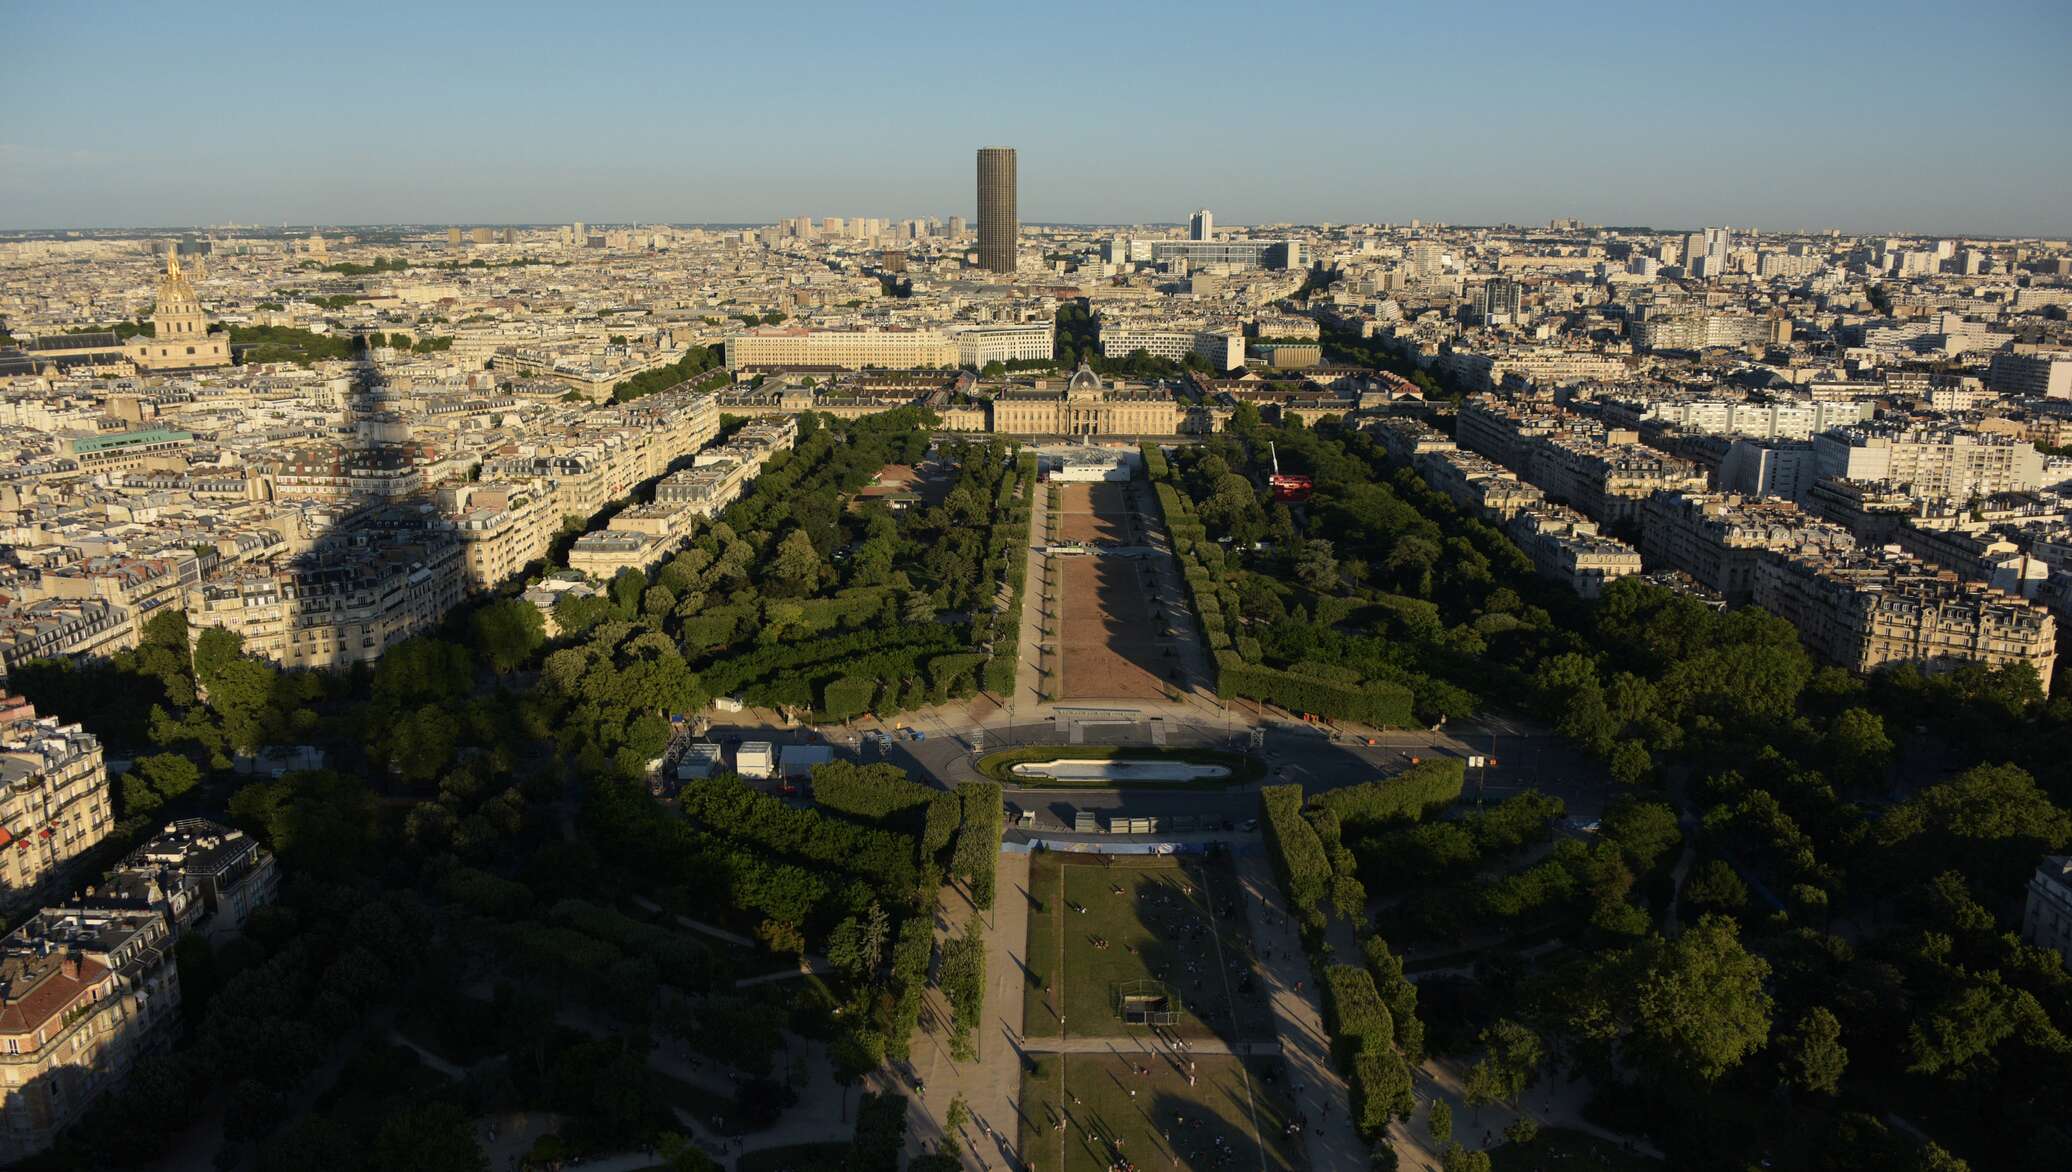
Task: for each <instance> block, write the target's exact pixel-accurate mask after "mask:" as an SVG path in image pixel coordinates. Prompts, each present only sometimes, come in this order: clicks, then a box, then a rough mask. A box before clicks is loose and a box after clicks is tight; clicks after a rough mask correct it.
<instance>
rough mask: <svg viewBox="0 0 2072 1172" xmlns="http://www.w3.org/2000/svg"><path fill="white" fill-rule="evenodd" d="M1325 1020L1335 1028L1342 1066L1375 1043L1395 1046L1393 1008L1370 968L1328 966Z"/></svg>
mask: <svg viewBox="0 0 2072 1172" xmlns="http://www.w3.org/2000/svg"><path fill="white" fill-rule="evenodd" d="M1324 1024H1325V1027H1326V1028H1327V1029H1329V1030H1330V1031H1331V1052H1332V1054H1333V1055H1334V1056H1336V1057H1337V1059H1338V1064H1339V1066H1341V1067H1346V1066H1350V1065H1351V1063H1352V1060H1353V1058H1354V1056H1356V1055H1357V1054H1359V1052H1360V1051H1361V1050H1363V1049H1366V1048H1367V1047H1369V1046H1370V1045H1372V1044H1374V1043H1379V1044H1380V1045H1381V1046H1383V1047H1388V1046H1393V1045H1395V1041H1396V1027H1395V1023H1394V1021H1393V1020H1392V1019H1391V1017H1390V1014H1389V1008H1388V1005H1387V1004H1386V1003H1384V1002H1383V1001H1382V999H1381V993H1380V991H1379V990H1377V989H1375V987H1374V978H1373V977H1372V976H1370V975H1369V974H1368V972H1367V970H1366V969H1363V968H1358V967H1356V966H1354V965H1349V964H1334V965H1332V966H1331V967H1330V968H1327V969H1325V970H1324Z"/></svg>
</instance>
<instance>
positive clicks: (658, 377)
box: [612, 346, 726, 403]
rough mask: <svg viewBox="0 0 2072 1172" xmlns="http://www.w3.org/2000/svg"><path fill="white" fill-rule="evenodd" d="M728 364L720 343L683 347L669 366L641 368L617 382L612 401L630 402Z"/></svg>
mask: <svg viewBox="0 0 2072 1172" xmlns="http://www.w3.org/2000/svg"><path fill="white" fill-rule="evenodd" d="M725 365H726V355H725V353H724V352H723V350H722V348H721V347H718V346H693V347H691V348H690V349H689V350H686V351H684V356H683V357H682V358H679V359H677V360H676V361H675V362H672V363H670V364H669V365H667V366H658V367H656V368H655V369H653V370H647V371H642V372H641V373H639V374H636V375H634V376H633V377H632V378H629V379H625V380H623V381H621V382H619V383H617V384H616V385H614V386H613V387H612V402H614V403H630V402H632V401H633V400H635V399H640V398H645V397H646V396H648V395H652V394H654V393H655V392H657V391H666V390H668V389H669V388H671V387H673V386H676V385H678V384H679V383H687V382H690V381H692V380H693V379H696V378H697V377H698V376H699V375H701V374H704V373H706V372H707V371H713V370H718V369H719V368H721V367H723V366H725ZM715 377H717V376H715Z"/></svg>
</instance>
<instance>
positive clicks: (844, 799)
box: [813, 761, 945, 822]
mask: <svg viewBox="0 0 2072 1172" xmlns="http://www.w3.org/2000/svg"><path fill="white" fill-rule="evenodd" d="M943 796H945V794H944V792H943V791H942V790H939V789H936V788H935V787H933V786H927V785H922V784H921V783H920V782H918V781H915V780H913V779H912V778H910V777H908V776H907V775H906V771H905V770H903V769H901V768H900V767H899V766H897V765H884V764H878V765H858V764H856V763H854V762H851V761H830V762H828V763H827V764H825V765H816V766H814V767H813V800H814V802H815V803H817V804H819V805H822V806H825V807H827V808H828V809H830V810H835V811H839V812H840V813H843V814H847V815H849V816H851V817H853V818H861V819H863V820H865V821H867V822H896V821H900V820H901V816H902V815H912V814H918V813H919V812H920V809H921V807H923V806H926V805H927V804H928V803H930V802H932V801H934V800H935V799H936V798H938V797H943Z"/></svg>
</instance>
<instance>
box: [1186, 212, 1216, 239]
mask: <svg viewBox="0 0 2072 1172" xmlns="http://www.w3.org/2000/svg"><path fill="white" fill-rule="evenodd" d="M1215 235H1216V217H1215V216H1214V215H1212V214H1210V212H1209V209H1207V208H1203V209H1202V210H1200V211H1198V212H1196V213H1194V215H1193V216H1192V217H1190V218H1189V219H1188V221H1187V238H1188V239H1189V240H1208V239H1210V238H1212V237H1214V236H1215Z"/></svg>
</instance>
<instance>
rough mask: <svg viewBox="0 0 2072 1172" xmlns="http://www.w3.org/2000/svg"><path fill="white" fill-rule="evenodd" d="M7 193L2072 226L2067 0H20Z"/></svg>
mask: <svg viewBox="0 0 2072 1172" xmlns="http://www.w3.org/2000/svg"><path fill="white" fill-rule="evenodd" d="M0 28H4V29H5V30H6V40H7V42H8V44H9V49H8V52H7V60H6V65H5V67H4V69H0V227H15V228H20V227H57V226H66V227H84V226H108V225H122V226H129V225H138V226H145V225H191V224H200V223H220V222H224V221H239V222H246V223H250V222H254V221H258V222H266V223H279V222H282V221H288V222H291V223H295V224H307V223H319V224H337V223H385V222H398V221H408V222H440V223H444V222H480V223H509V222H534V221H566V220H575V219H581V220H586V221H589V222H592V223H612V222H623V221H676V222H687V221H767V220H771V219H775V218H776V217H778V216H785V215H814V216H820V215H830V214H832V215H883V216H898V215H914V214H924V213H925V214H936V215H952V214H962V215H967V216H969V215H971V214H972V213H973V210H974V209H973V194H972V175H973V162H972V152H973V150H974V148H976V147H979V146H981V145H987V144H995V143H998V144H1003V145H1009V146H1015V147H1018V148H1020V151H1021V206H1022V218H1023V219H1024V220H1025V221H1099V222H1142V221H1174V220H1181V219H1184V218H1185V216H1186V215H1187V213H1188V212H1189V211H1190V210H1192V209H1193V208H1195V207H1198V206H1207V207H1210V208H1213V209H1214V210H1215V212H1216V214H1217V217H1218V219H1219V220H1220V221H1222V222H1225V223H1251V222H1259V221H1270V220H1294V221H1302V222H1316V221H1323V220H1329V221H1340V222H1342V221H1349V220H1365V221H1380V220H1388V221H1398V222H1400V221H1405V220H1408V219H1410V218H1411V217H1422V218H1425V219H1445V220H1451V221H1455V222H1461V223H1489V222H1497V221H1505V220H1510V221H1518V222H1538V221H1544V220H1546V219H1547V218H1548V217H1550V216H1555V215H1576V216H1581V217H1583V218H1584V219H1586V220H1589V221H1595V222H1601V223H1613V224H1633V223H1644V224H1654V225H1659V226H1665V227H1668V226H1675V227H1691V226H1701V225H1705V224H1719V223H1725V224H1734V225H1754V226H1757V227H1762V228H1773V229H1788V228H1799V227H1806V228H1825V227H1828V226H1837V227H1841V228H1843V229H1845V230H1866V231H1906V230H1918V231H1926V232H1942V233H1959V232H1978V233H2000V234H2020V233H2054V234H2059V235H2063V234H2067V233H2072V119H2068V114H2072V53H2068V50H2072V0H1966V2H1950V0H1937V2H1934V3H1917V2H1914V0H1885V2H1882V3H1859V2H1855V0H1793V2H1789V3H1783V2H1773V0H1739V2H1721V3H1718V4H1714V3H1710V2H1706V3H1700V2H1698V0H1655V2H1650V3H1629V2H1618V3H1589V2H1587V0H1586V2H1582V3H1574V4H1558V3H1553V2H1551V0H1550V2H1548V3H1544V4H1542V3H1511V2H1508V0H1495V2H1485V3H1472V2H1470V3H1462V4H1439V3H1424V2H1417V3H1398V2H1391V0H1364V2H1346V3H1338V4H1320V3H1306V2H1303V0H1283V2H1280V3H1275V4H1263V5H1262V4H1251V3H1234V2H1228V0H1196V2H1193V3H1171V4H1148V3H1132V2H1130V0H1109V2H1107V3H1099V4H1079V3H1069V2H1051V3H1036V4H1007V3H995V2H992V0H977V2H970V3H949V4H927V3H914V4H891V5H876V4H865V3H847V4H834V3H819V2H817V0H780V2H777V3H740V2H738V0H737V2H733V3H723V4H703V3H699V4H691V3H685V4H630V3H614V2H610V0H593V2H588V3H581V4H570V5H548V4H536V3H526V2H523V0H513V2H509V3H502V4H493V5H488V4H485V5H458V4H431V3H426V4H423V5H406V4H389V3H384V2H379V0H374V2H367V3H356V4H323V5H317V4H304V3H300V2H288V3H279V2H276V3H268V4H243V3H204V4H167V3H163V2H160V3H151V4H128V3H115V4H100V5H94V6H92V7H91V11H87V10H83V9H79V8H76V7H74V6H72V5H69V4H63V3H58V2H56V0H0Z"/></svg>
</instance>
